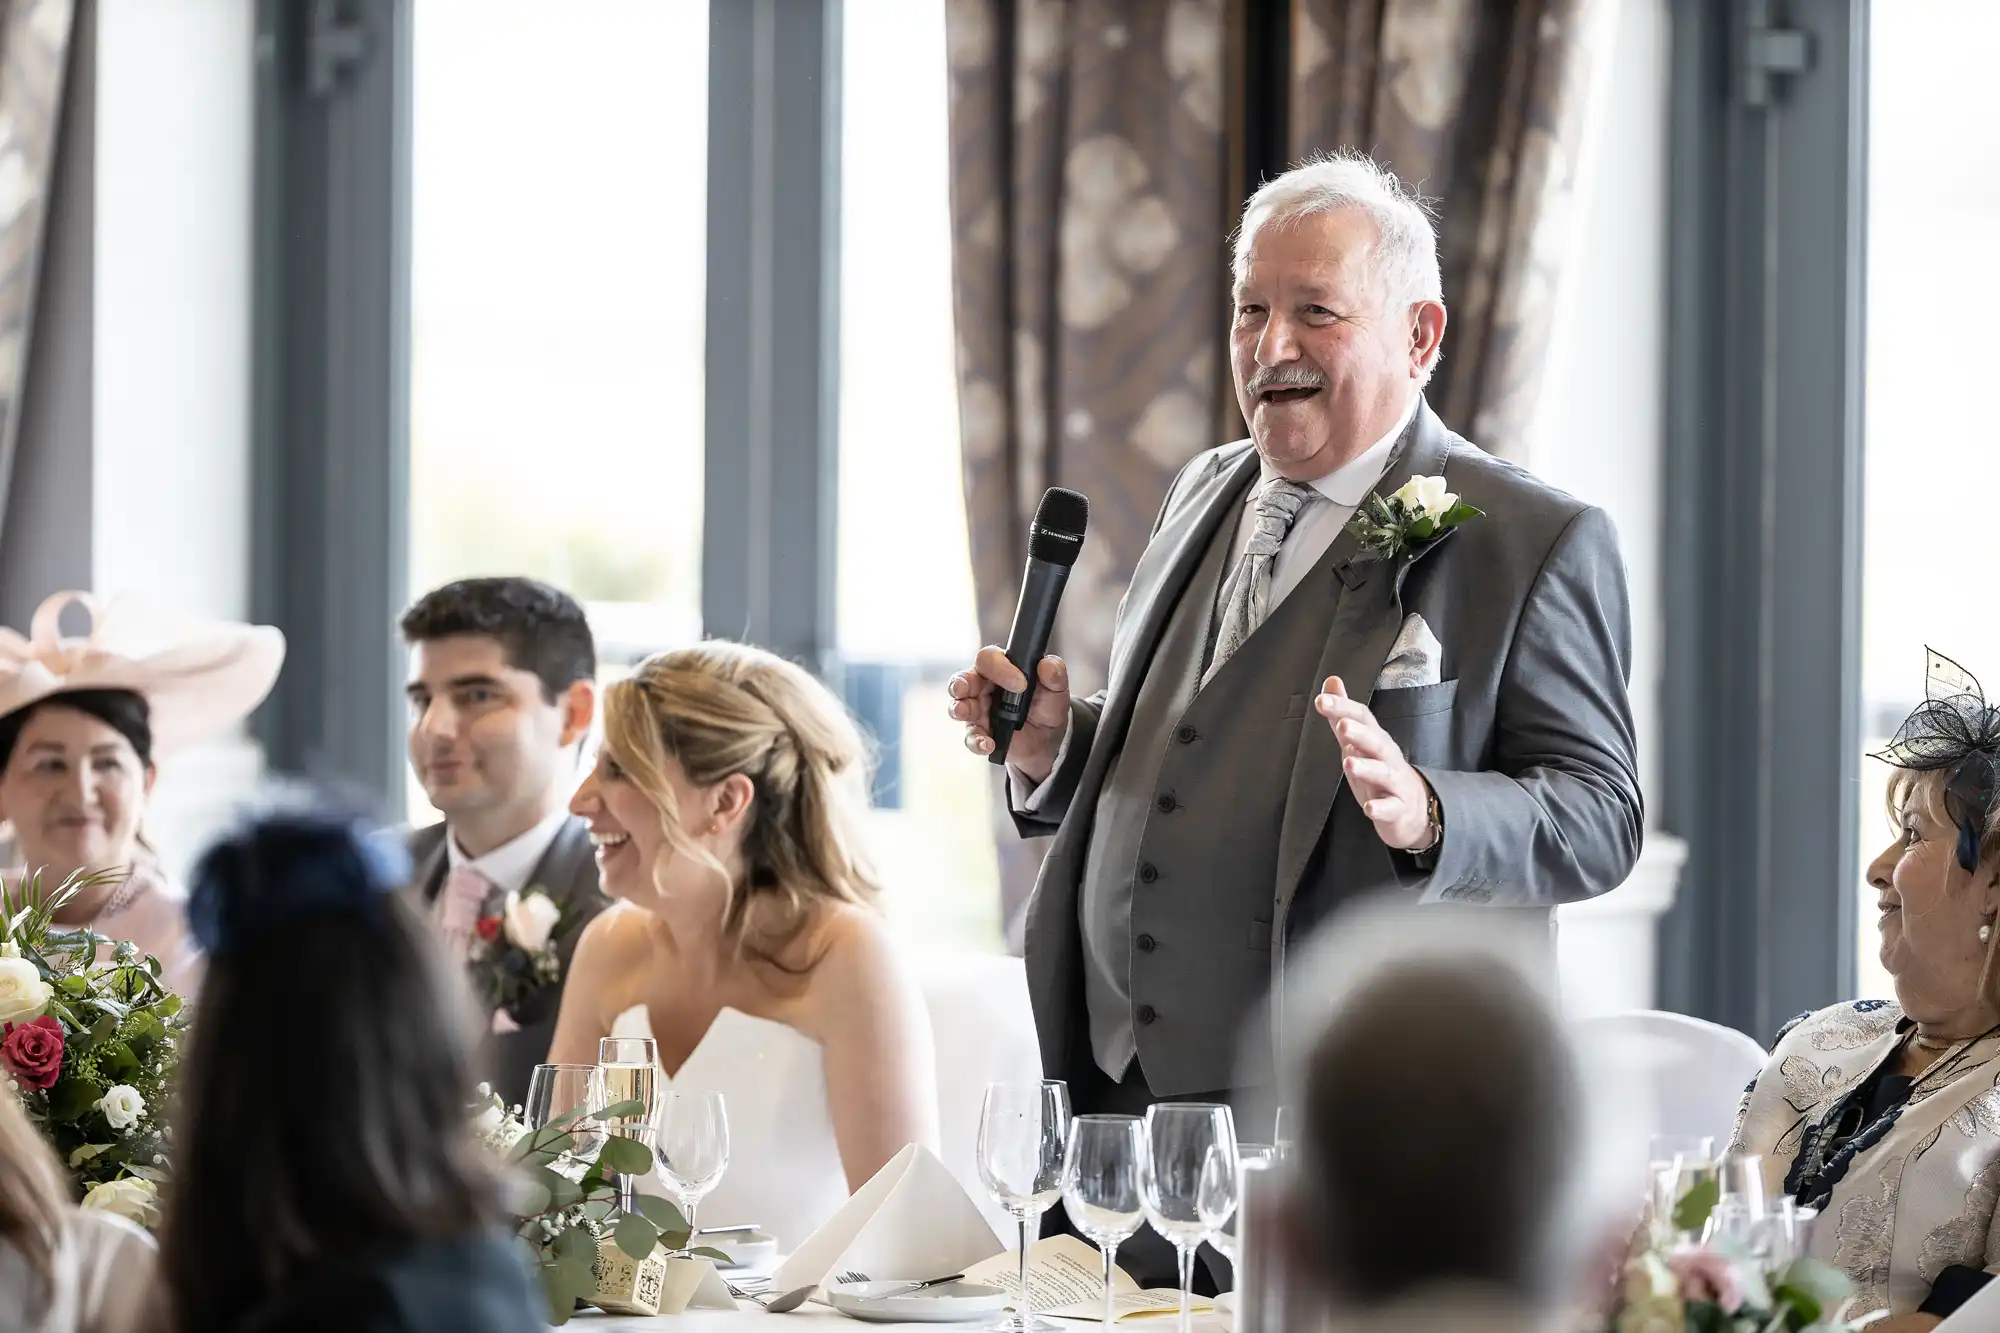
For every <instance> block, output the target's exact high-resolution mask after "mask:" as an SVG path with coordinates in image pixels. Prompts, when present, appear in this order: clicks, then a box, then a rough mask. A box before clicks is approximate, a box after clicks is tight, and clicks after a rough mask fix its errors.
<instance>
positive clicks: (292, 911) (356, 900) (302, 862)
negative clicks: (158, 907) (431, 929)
mask: <svg viewBox="0 0 2000 1333" xmlns="http://www.w3.org/2000/svg"><path fill="white" fill-rule="evenodd" d="M409 877H410V857H409V853H408V852H407V851H405V850H404V848H403V846H402V845H401V843H400V842H397V841H392V840H391V839H389V838H388V837H387V836H385V835H384V834H382V833H381V832H379V831H378V830H377V829H376V828H375V827H374V825H373V824H372V822H371V821H369V820H368V819H367V818H366V817H364V816H362V815H360V814H358V813H356V812H354V811H352V810H345V809H341V808H339V807H337V806H333V805H329V804H325V803H313V802H310V801H307V800H304V799H294V800H290V801H286V802H283V803H280V804H275V805H270V806H266V807H265V808H263V809H260V810H258V811H256V812H255V813H253V814H251V815H249V816H248V817H247V818H245V819H244V821H243V822H242V823H241V824H239V825H238V826H237V827H236V828H235V829H233V830H231V831H230V832H229V833H226V834H224V835H223V836H222V837H220V838H218V839H217V840H216V841H215V842H214V843H213V844H211V845H210V847H209V849H208V850H207V851H206V852H204V853H203V854H202V857H201V860H200V861H198V862H197V863H196V865H195V868H194V874H193V877H192V882H191V886H190V889H189V893H188V927H189V929H190V930H192V931H193V933H194V937H195V939H196V940H197V941H198V942H199V943H200V945H201V947H202V948H203V949H205V950H207V951H208V952H209V953H212V954H226V953H228V952H229V951H230V950H232V949H235V948H238V947H241V946H242V945H243V944H245V943H246V942H248V941H250V940H251V939H253V938H254V937H255V936H256V935H258V934H260V933H262V932H263V931H264V930H265V929H267V928H269V927H271V926H274V925H277V924H279V923H280V922H285V921H292V920H297V919H298V918H300V917H306V916H330V915H347V914H353V915H361V916H372V915H374V914H376V913H379V912H380V911H381V910H382V909H383V907H384V905H385V903H386V901H387V899H388V898H389V896H390V895H391V894H393V893H395V892H396V891H397V890H398V889H399V888H401V887H402V886H403V885H404V884H406V883H407V882H408V881H409Z"/></svg>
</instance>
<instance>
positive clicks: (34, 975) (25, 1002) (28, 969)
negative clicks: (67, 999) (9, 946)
mask: <svg viewBox="0 0 2000 1333" xmlns="http://www.w3.org/2000/svg"><path fill="white" fill-rule="evenodd" d="M53 993H54V992H53V991H51V990H50V989H49V983H48V982H46V981H43V980H42V974H41V973H40V972H38V971H36V970H35V965H34V964H33V963H31V962H29V961H28V960H27V959H25V958H19V957H16V958H0V1023H27V1022H32V1021H33V1020H34V1019H37V1018H40V1017H41V1016H42V1012H43V1011H44V1010H45V1009H47V1008H48V1007H49V996H50V995H51V994H53Z"/></svg>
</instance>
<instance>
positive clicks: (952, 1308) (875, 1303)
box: [826, 1282, 1013, 1324]
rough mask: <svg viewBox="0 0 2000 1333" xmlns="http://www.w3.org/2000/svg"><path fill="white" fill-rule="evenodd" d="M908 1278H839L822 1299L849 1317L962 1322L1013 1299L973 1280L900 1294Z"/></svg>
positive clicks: (984, 1315) (986, 1314) (995, 1310)
mask: <svg viewBox="0 0 2000 1333" xmlns="http://www.w3.org/2000/svg"><path fill="white" fill-rule="evenodd" d="M907 1286H909V1283H908V1282H840V1283H836V1284H834V1285H833V1286H831V1287H828V1288H827V1289H826V1301H827V1304H829V1305H831V1306H832V1307H833V1308H834V1309H836V1310H838V1311H840V1312H841V1313H842V1314H844V1315H847V1316H848V1317H849V1318H852V1319H860V1320H863V1321H864V1322H867V1323H870V1324H962V1323H965V1322H967V1321H968V1320H973V1319H985V1318H987V1317H989V1316H991V1315H997V1314H999V1313H1001V1312H1002V1311H1003V1310H1005V1309H1007V1308H1008V1306H1009V1305H1011V1304H1012V1303H1013V1297H1011V1296H1009V1295H1008V1294H1007V1293H1006V1292H1004V1291H1002V1290H1001V1289H1000V1288H998V1287H985V1286H981V1285H980V1284H979V1283H977V1282H947V1283H945V1284H944V1285H943V1286H941V1287H928V1288H926V1289H924V1290H923V1291H912V1292H909V1293H908V1294H906V1295H902V1296H884V1295H880V1294H878V1293H881V1292H894V1291H900V1290H902V1289H903V1288H905V1287H907Z"/></svg>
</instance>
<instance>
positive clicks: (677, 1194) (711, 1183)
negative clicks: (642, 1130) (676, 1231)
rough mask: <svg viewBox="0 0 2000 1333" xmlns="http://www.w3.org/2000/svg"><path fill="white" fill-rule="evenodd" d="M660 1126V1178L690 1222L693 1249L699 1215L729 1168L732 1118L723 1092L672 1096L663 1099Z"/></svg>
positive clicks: (678, 1092) (661, 1099)
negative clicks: (726, 1106) (698, 1208)
mask: <svg viewBox="0 0 2000 1333" xmlns="http://www.w3.org/2000/svg"><path fill="white" fill-rule="evenodd" d="M659 1126H660V1128H659V1133H658V1135H657V1146H656V1147H655V1149H654V1153H655V1155H656V1156H657V1158H658V1160H659V1163H660V1175H661V1177H662V1178H663V1179H664V1180H665V1181H666V1182H667V1188H669V1189H670V1190H672V1191H673V1193H674V1198H675V1200H676V1201H677V1202H678V1203H679V1204H680V1206H681V1215H682V1216H683V1217H685V1218H686V1219H687V1226H688V1243H689V1244H690V1245H692V1244H693V1243H694V1232H695V1225H694V1210H695V1209H696V1208H697V1207H698V1206H700V1204H701V1201H702V1200H703V1199H704V1198H706V1197H707V1196H708V1192H709V1191H710V1190H712V1189H714V1188H715V1186H716V1183H717V1182H718V1181H720V1180H721V1179H722V1173H723V1172H724V1171H725V1170H727V1169H728V1167H729V1113H728V1111H727V1110H726V1109H725V1108H724V1106H723V1103H722V1094H721V1093H719V1092H712V1091H699V1090H695V1091H686V1092H683V1091H679V1090H672V1091H669V1092H668V1093H667V1094H666V1095H665V1096H663V1097H662V1098H660V1119H659Z"/></svg>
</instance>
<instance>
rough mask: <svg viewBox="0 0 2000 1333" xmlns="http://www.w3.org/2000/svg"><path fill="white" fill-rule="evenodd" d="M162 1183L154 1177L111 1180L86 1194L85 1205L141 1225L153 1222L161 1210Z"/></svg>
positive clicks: (94, 1187) (130, 1177) (148, 1224)
mask: <svg viewBox="0 0 2000 1333" xmlns="http://www.w3.org/2000/svg"><path fill="white" fill-rule="evenodd" d="M159 1198H160V1191H159V1187H158V1186H156V1185H154V1184H153V1182H152V1181H150V1180H141V1179H139V1178H138V1177H137V1176H127V1177H125V1178H123V1179H120V1180H107V1181H105V1182H104V1183H103V1184H102V1185H96V1186H93V1187H92V1188H91V1191H90V1193H88V1194H86V1195H84V1196H83V1206H84V1207H85V1208H100V1209H102V1210H103V1211H105V1212H107V1213H113V1214H116V1215H117V1216H119V1217H122V1218H125V1219H126V1220H128V1221H132V1222H137V1223H138V1224H139V1225H141V1226H150V1225H151V1224H152V1223H153V1221H154V1220H155V1218H156V1217H157V1216H158V1214H159Z"/></svg>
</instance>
